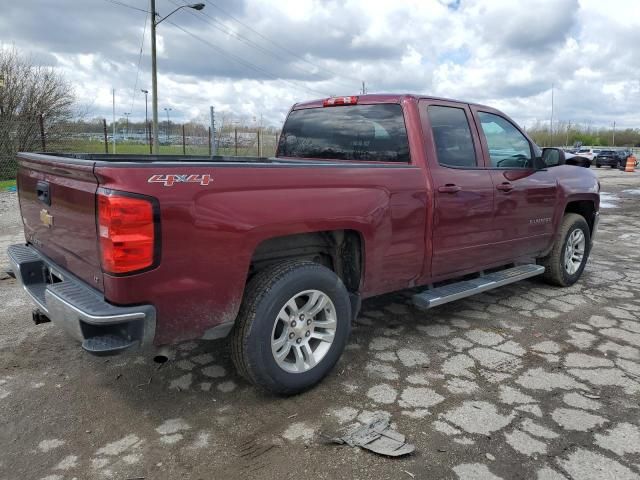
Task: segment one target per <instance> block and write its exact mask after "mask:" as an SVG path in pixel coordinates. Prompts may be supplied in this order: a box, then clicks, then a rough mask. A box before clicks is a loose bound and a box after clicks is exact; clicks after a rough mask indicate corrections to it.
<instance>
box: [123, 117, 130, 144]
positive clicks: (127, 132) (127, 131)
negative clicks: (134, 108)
mask: <svg viewBox="0 0 640 480" xmlns="http://www.w3.org/2000/svg"><path fill="white" fill-rule="evenodd" d="M123 115H124V117H125V118H126V119H127V122H126V127H125V129H124V132H125V133H124V135H125V137H124V138H125V139H127V138H129V115H131V112H123Z"/></svg>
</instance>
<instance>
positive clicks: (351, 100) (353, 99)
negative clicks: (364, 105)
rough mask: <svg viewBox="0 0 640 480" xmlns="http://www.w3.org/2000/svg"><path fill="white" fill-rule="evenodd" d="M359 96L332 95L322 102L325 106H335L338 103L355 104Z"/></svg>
mask: <svg viewBox="0 0 640 480" xmlns="http://www.w3.org/2000/svg"><path fill="white" fill-rule="evenodd" d="M356 103H358V97H355V96H353V97H331V98H327V99H326V100H325V101H324V102H322V106H323V107H335V106H336V105H355V104H356Z"/></svg>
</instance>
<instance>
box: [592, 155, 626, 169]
mask: <svg viewBox="0 0 640 480" xmlns="http://www.w3.org/2000/svg"><path fill="white" fill-rule="evenodd" d="M619 163H620V161H619V160H618V159H617V158H608V157H607V158H599V159H596V165H601V166H603V165H606V166H607V167H617V166H618V164H619Z"/></svg>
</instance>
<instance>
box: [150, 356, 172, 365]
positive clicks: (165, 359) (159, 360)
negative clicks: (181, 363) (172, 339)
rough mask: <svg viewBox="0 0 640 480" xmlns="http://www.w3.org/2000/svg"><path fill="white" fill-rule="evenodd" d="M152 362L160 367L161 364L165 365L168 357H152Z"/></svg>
mask: <svg viewBox="0 0 640 480" xmlns="http://www.w3.org/2000/svg"><path fill="white" fill-rule="evenodd" d="M153 361H154V362H155V363H159V364H160V365H162V364H163V363H167V362H168V361H169V357H167V356H166V355H156V356H155V357H153Z"/></svg>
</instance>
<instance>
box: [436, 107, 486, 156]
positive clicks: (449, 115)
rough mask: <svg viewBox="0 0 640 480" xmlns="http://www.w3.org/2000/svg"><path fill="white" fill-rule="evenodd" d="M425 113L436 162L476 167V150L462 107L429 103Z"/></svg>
mask: <svg viewBox="0 0 640 480" xmlns="http://www.w3.org/2000/svg"><path fill="white" fill-rule="evenodd" d="M427 114H428V115H429V122H430V123H431V131H432V132H433V140H434V143H435V146H436V154H437V155H438V163H439V164H440V165H443V166H445V167H467V168H473V167H476V166H477V163H476V151H475V149H474V147H473V137H472V136H471V129H470V128H469V121H468V120H467V115H466V113H465V111H464V109H462V108H456V107H444V106H440V105H429V107H427Z"/></svg>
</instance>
